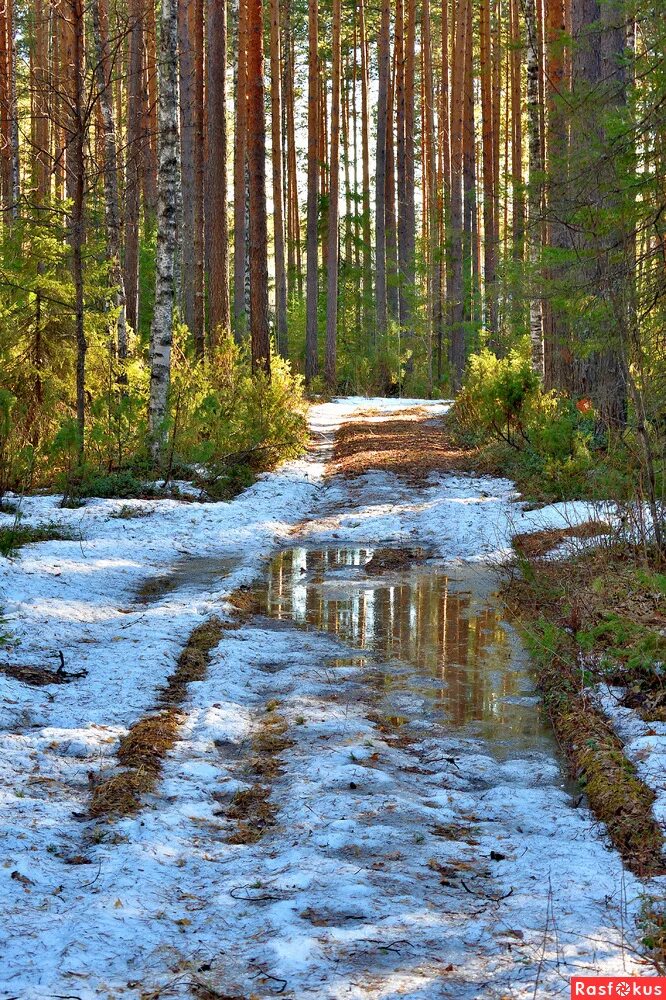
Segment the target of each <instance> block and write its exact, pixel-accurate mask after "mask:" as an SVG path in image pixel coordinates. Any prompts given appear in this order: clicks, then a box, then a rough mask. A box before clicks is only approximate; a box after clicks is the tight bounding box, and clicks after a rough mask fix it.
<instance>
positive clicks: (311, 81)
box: [305, 0, 319, 382]
mask: <svg viewBox="0 0 666 1000" xmlns="http://www.w3.org/2000/svg"><path fill="white" fill-rule="evenodd" d="M308 13H309V16H308V205H307V212H308V218H307V276H306V293H305V294H306V304H305V310H306V319H305V322H306V328H305V379H306V382H310V381H311V380H312V379H313V378H314V377H315V375H316V374H317V370H318V367H319V363H318V350H317V341H318V336H317V306H318V290H319V275H318V268H319V253H318V242H317V223H318V221H319V211H318V209H319V163H318V156H319V63H318V45H319V38H318V36H319V24H318V21H319V11H318V7H317V0H309V7H308Z"/></svg>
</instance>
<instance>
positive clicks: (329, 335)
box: [325, 0, 341, 389]
mask: <svg viewBox="0 0 666 1000" xmlns="http://www.w3.org/2000/svg"><path fill="white" fill-rule="evenodd" d="M332 45H333V54H332V58H333V66H332V77H331V85H332V93H331V176H330V198H329V215H328V285H327V300H326V365H325V372H326V384H327V385H328V387H329V389H335V386H336V382H337V374H336V348H337V335H338V246H339V237H338V198H339V182H340V62H341V51H340V0H333V38H332Z"/></svg>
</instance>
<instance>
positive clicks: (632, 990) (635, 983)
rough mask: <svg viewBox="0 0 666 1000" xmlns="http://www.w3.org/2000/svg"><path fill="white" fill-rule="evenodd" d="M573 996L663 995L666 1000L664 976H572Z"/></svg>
mask: <svg viewBox="0 0 666 1000" xmlns="http://www.w3.org/2000/svg"><path fill="white" fill-rule="evenodd" d="M571 996H572V998H573V997H663V998H664V1000H666V977H663V976H660V977H651V976H645V977H641V978H638V977H630V976H574V977H573V979H572V980H571Z"/></svg>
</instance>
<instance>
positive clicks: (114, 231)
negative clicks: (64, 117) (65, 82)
mask: <svg viewBox="0 0 666 1000" xmlns="http://www.w3.org/2000/svg"><path fill="white" fill-rule="evenodd" d="M91 9H92V24H93V36H94V39H95V60H96V66H95V69H96V76H97V90H98V94H99V104H100V110H101V114H102V129H103V133H104V204H105V210H106V239H107V245H108V251H109V259H110V265H111V266H110V277H111V281H112V282H113V286H114V289H115V303H114V304H115V308H116V312H117V318H116V336H115V349H116V351H117V353H118V357H119V358H120V359H121V361H122V360H124V359H125V358H126V357H127V347H128V343H127V341H128V338H127V323H126V317H125V285H124V281H123V269H122V264H121V225H120V202H119V198H118V152H117V150H118V144H117V141H116V125H115V122H114V120H113V108H112V104H111V89H110V88H111V77H110V66H111V54H110V52H109V33H108V12H107V9H106V7H105V6H103V4H102V2H100V0H91Z"/></svg>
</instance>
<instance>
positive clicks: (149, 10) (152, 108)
mask: <svg viewBox="0 0 666 1000" xmlns="http://www.w3.org/2000/svg"><path fill="white" fill-rule="evenodd" d="M144 24H145V29H146V30H145V59H144V100H145V125H144V131H145V136H144V142H143V151H144V171H143V174H144V183H143V208H144V214H145V219H146V222H147V223H148V226H149V227H152V226H153V225H154V223H155V213H156V211H157V32H156V29H155V4H154V2H153V0H148V2H147V4H146V10H145V18H144Z"/></svg>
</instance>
